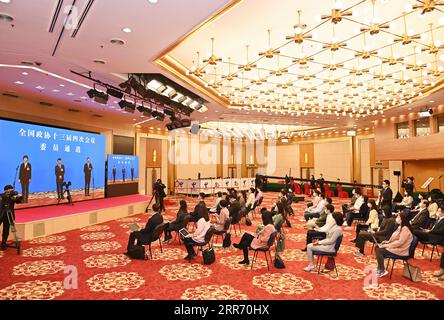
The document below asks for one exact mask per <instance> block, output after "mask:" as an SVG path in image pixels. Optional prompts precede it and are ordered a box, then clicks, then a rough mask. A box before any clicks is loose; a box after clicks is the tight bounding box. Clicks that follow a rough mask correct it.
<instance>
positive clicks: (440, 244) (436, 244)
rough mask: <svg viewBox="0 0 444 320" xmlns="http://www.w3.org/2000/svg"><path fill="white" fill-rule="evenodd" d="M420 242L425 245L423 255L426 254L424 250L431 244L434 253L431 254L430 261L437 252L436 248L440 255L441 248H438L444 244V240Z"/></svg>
mask: <svg viewBox="0 0 444 320" xmlns="http://www.w3.org/2000/svg"><path fill="white" fill-rule="evenodd" d="M419 242H421V243H422V244H423V245H424V246H423V247H422V254H421V255H422V256H424V250H425V248H426V246H427V245H431V246H432V254H431V255H430V262H431V261H432V259H433V254H434V253H435V249H436V252H437V253H438V256H439V249H438V247H439V246H444V242H432V241H421V240H420V241H419Z"/></svg>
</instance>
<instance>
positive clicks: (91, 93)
mask: <svg viewBox="0 0 444 320" xmlns="http://www.w3.org/2000/svg"><path fill="white" fill-rule="evenodd" d="M86 94H87V95H88V97H90V98H91V99H94V101H95V102H97V103H100V104H107V102H108V99H109V96H108V95H107V94H106V93H104V92H101V91H98V90H96V89H95V87H94V89H90V90H88V91H87V92H86Z"/></svg>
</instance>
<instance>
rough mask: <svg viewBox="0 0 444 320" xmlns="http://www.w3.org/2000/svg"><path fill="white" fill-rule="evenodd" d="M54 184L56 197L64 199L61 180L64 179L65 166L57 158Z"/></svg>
mask: <svg viewBox="0 0 444 320" xmlns="http://www.w3.org/2000/svg"><path fill="white" fill-rule="evenodd" d="M55 175H56V184H57V199H58V200H61V199H64V197H63V187H62V184H63V181H64V180H65V166H64V165H63V164H62V159H61V158H58V159H57V165H56V166H55Z"/></svg>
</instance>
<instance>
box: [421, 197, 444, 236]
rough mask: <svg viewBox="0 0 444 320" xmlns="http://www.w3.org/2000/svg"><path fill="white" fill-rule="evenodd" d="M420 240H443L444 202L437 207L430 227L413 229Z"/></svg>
mask: <svg viewBox="0 0 444 320" xmlns="http://www.w3.org/2000/svg"><path fill="white" fill-rule="evenodd" d="M413 234H414V235H415V236H417V237H418V239H419V241H421V242H430V243H438V242H441V243H442V242H444V204H442V205H441V206H440V207H438V211H437V219H436V221H435V223H434V224H433V226H432V228H431V229H424V228H419V229H417V230H414V231H413Z"/></svg>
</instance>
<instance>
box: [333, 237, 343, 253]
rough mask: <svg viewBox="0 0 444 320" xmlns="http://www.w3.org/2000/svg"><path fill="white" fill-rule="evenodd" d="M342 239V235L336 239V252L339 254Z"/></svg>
mask: <svg viewBox="0 0 444 320" xmlns="http://www.w3.org/2000/svg"><path fill="white" fill-rule="evenodd" d="M342 238H344V236H343V235H342V234H341V235H340V236H339V237H338V238H337V239H336V244H335V251H336V252H338V250H339V247H340V246H341V243H342Z"/></svg>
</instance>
